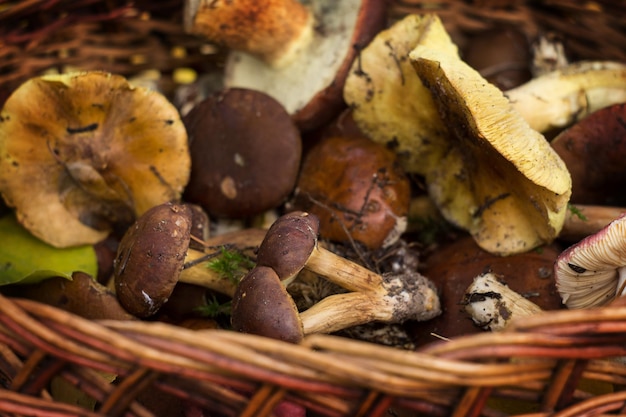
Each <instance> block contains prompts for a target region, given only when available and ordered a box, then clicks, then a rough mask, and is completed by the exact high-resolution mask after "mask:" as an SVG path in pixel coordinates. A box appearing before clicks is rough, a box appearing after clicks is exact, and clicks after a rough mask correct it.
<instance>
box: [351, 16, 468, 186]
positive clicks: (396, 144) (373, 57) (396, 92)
mask: <svg viewBox="0 0 626 417" xmlns="http://www.w3.org/2000/svg"><path fill="white" fill-rule="evenodd" d="M422 43H425V44H429V45H432V46H433V47H435V48H439V49H441V50H446V51H448V52H449V53H450V54H457V53H458V51H457V47H456V45H454V43H452V40H451V39H450V36H448V33H447V32H446V30H445V28H444V26H443V24H442V22H441V20H440V19H439V17H437V16H436V15H424V16H420V15H415V14H411V15H407V16H406V17H404V18H403V19H401V20H399V21H397V22H396V23H394V24H393V25H392V26H391V27H389V28H388V29H386V30H383V31H381V32H379V33H378V34H377V35H376V37H375V38H374V39H373V40H372V42H370V44H369V45H368V46H366V47H365V48H363V50H362V51H361V52H360V54H359V59H358V60H356V61H355V62H354V63H353V65H352V68H351V69H350V72H349V74H348V76H347V78H346V83H345V86H344V91H343V94H344V99H345V101H346V103H347V104H348V105H349V106H350V108H352V110H353V118H354V121H355V122H356V124H357V126H358V127H359V128H360V129H361V130H362V131H363V133H364V134H365V135H367V137H369V138H370V139H371V140H373V141H374V142H377V143H380V144H382V145H384V146H386V147H388V148H390V149H392V150H394V151H395V152H396V153H397V154H398V155H399V157H400V162H401V164H402V166H403V168H404V169H405V170H406V171H407V172H410V173H416V174H420V175H424V174H425V173H426V172H429V171H430V170H431V169H433V167H434V166H435V165H436V164H437V162H438V161H439V160H441V158H442V157H443V155H444V154H445V152H446V149H447V146H446V145H445V144H446V143H447V138H446V135H447V129H446V127H445V125H444V124H443V122H442V121H441V118H440V116H439V113H438V112H437V107H436V106H435V104H434V102H433V99H432V95H431V93H430V91H428V89H427V88H426V87H425V86H424V85H423V83H422V81H421V80H420V79H419V77H418V76H417V75H416V74H415V70H414V69H413V66H412V64H411V61H410V60H409V58H408V55H409V52H411V51H412V50H413V49H414V48H415V47H416V46H417V45H418V44H422Z"/></svg>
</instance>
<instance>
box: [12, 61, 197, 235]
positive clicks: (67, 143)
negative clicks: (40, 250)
mask: <svg viewBox="0 0 626 417" xmlns="http://www.w3.org/2000/svg"><path fill="white" fill-rule="evenodd" d="M0 158H1V160H0V191H1V192H2V195H3V197H4V199H5V200H6V202H7V204H8V205H10V206H12V207H15V209H16V212H17V216H18V219H19V220H20V222H21V223H22V224H24V226H25V227H27V228H28V229H29V230H30V231H31V233H33V234H34V235H36V236H37V237H39V238H40V239H42V240H44V241H46V242H47V243H50V244H52V245H54V246H59V247H66V246H74V245H79V244H91V243H95V242H97V241H99V240H101V239H103V238H104V237H105V236H106V235H107V234H108V233H109V232H110V230H111V228H112V227H113V225H114V224H115V223H118V222H121V223H128V222H129V221H130V222H132V220H133V219H134V218H135V217H136V216H138V215H140V214H141V213H143V212H145V211H146V210H148V209H149V208H150V207H152V206H154V205H156V204H160V203H163V202H166V201H170V200H175V199H178V198H179V197H180V195H181V193H182V190H183V188H184V186H185V185H186V183H187V181H188V178H189V166H190V160H189V151H188V147H187V134H186V131H185V128H184V126H183V124H182V121H181V120H180V116H179V114H178V111H177V110H176V108H175V107H174V106H173V105H172V104H170V103H169V102H168V100H167V99H166V98H165V97H164V96H162V95H160V94H159V93H156V92H153V91H149V90H147V89H144V88H141V87H133V86H132V85H130V84H129V83H128V82H127V81H126V80H125V79H124V78H123V77H121V76H117V75H112V74H108V73H104V72H81V73H70V74H65V75H58V76H44V77H38V78H33V79H31V80H29V81H27V82H26V83H24V84H23V85H22V86H21V87H19V88H18V89H17V90H16V91H15V92H14V93H13V94H12V95H11V97H9V99H8V100H7V102H6V103H5V106H4V109H3V111H2V117H1V120H0ZM25 184H28V186H25Z"/></svg>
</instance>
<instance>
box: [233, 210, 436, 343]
mask: <svg viewBox="0 0 626 417" xmlns="http://www.w3.org/2000/svg"><path fill="white" fill-rule="evenodd" d="M318 230H319V220H318V219H317V218H316V216H314V215H312V214H309V213H306V212H300V211H294V212H290V213H287V214H286V215H283V216H281V217H280V218H279V219H278V220H276V222H274V224H273V225H272V227H270V229H269V230H268V232H267V234H266V238H265V239H264V240H263V242H262V243H261V246H260V247H259V251H258V255H257V266H263V267H269V268H272V269H274V270H275V272H277V276H278V277H279V279H282V280H283V281H284V279H285V278H286V277H281V276H280V275H281V272H278V271H281V270H282V269H283V268H284V269H285V270H286V271H288V273H289V274H291V273H294V272H295V271H299V270H301V269H303V268H306V269H308V270H310V271H312V272H314V273H317V274H319V275H321V276H323V277H325V278H326V279H328V280H329V281H331V282H333V283H335V284H337V285H339V286H341V287H343V288H345V289H346V290H348V291H349V292H348V293H342V294H334V295H330V296H328V297H326V298H324V299H323V300H322V301H320V302H318V303H317V304H315V305H314V306H312V307H311V308H309V309H307V310H306V311H304V312H302V313H300V319H301V321H302V327H303V332H304V334H310V333H320V332H322V333H332V332H336V331H338V330H341V329H345V328H347V327H352V326H356V325H359V324H364V323H368V322H372V321H381V322H387V323H402V322H405V321H408V320H428V319H431V318H433V317H435V316H437V315H438V314H439V313H440V305H439V298H438V296H437V293H436V290H435V288H434V286H433V284H432V283H431V282H430V281H429V280H428V279H427V278H425V277H423V276H422V275H420V274H418V273H417V272H415V273H412V274H404V275H398V274H389V275H387V274H385V275H379V274H376V273H374V272H373V271H370V270H368V269H367V268H364V267H362V266H361V265H359V264H357V263H354V262H351V261H349V260H347V259H345V258H343V257H341V256H339V255H336V254H335V253H333V252H331V251H329V250H327V249H324V248H322V247H320V246H319V245H318V240H317V239H318ZM285 265H287V266H286V267H285ZM295 273H297V272H295ZM236 298H237V295H236V296H235V299H236ZM239 305H240V306H241V303H239ZM232 314H233V320H236V318H237V317H238V311H237V310H236V309H233V312H232Z"/></svg>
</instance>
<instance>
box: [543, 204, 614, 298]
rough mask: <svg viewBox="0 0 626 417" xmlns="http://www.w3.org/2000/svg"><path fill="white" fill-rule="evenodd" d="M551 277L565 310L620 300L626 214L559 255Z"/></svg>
mask: <svg viewBox="0 0 626 417" xmlns="http://www.w3.org/2000/svg"><path fill="white" fill-rule="evenodd" d="M554 274H555V279H556V286H557V289H558V291H559V293H560V295H561V299H562V300H563V304H565V305H566V306H567V307H568V308H572V309H579V308H588V307H595V306H601V305H604V304H607V303H609V302H610V301H611V300H613V299H614V298H615V297H619V296H621V295H622V294H623V292H624V288H623V286H624V283H625V281H626V214H625V215H622V216H620V217H619V218H617V219H615V220H614V221H612V222H611V223H609V224H608V225H607V226H606V227H604V228H603V229H601V230H600V231H599V232H597V233H595V234H593V235H590V236H587V237H586V238H584V239H582V240H581V241H580V242H578V243H576V244H574V245H572V246H570V247H569V248H568V249H566V250H565V251H563V252H562V253H561V254H560V255H559V256H558V258H557V260H556V262H555V266H554Z"/></svg>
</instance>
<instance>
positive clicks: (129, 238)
mask: <svg viewBox="0 0 626 417" xmlns="http://www.w3.org/2000/svg"><path fill="white" fill-rule="evenodd" d="M190 235H191V211H190V209H189V207H187V206H186V205H183V204H169V203H168V204H161V205H158V206H155V207H153V208H151V209H150V210H148V211H147V212H146V213H144V214H143V215H142V216H141V217H140V218H139V219H137V221H136V222H135V224H134V225H133V226H131V228H130V229H128V231H127V232H126V234H125V235H124V237H123V238H122V240H121V242H120V245H119V250H118V254H117V257H116V259H115V266H114V269H115V271H114V274H115V291H116V294H117V296H118V299H119V300H120V303H121V304H122V306H123V307H124V308H125V309H126V310H128V311H129V312H130V313H132V314H134V315H135V316H137V317H148V316H151V315H152V314H154V313H156V312H157V311H158V310H159V309H160V308H161V306H162V305H163V304H164V303H165V302H166V301H167V299H168V298H169V296H170V294H171V293H172V291H173V290H174V287H175V286H176V283H177V282H178V277H179V275H180V272H181V270H182V269H183V265H184V262H185V257H186V255H187V250H188V249H189V239H190Z"/></svg>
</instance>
